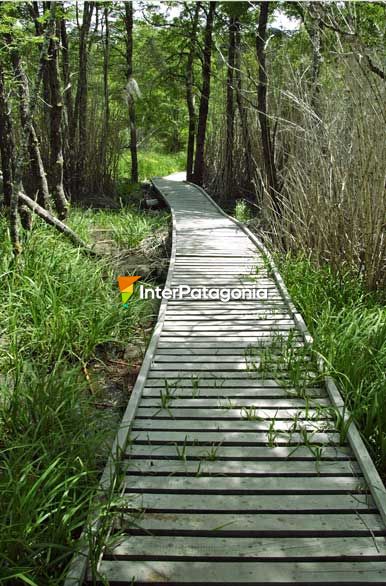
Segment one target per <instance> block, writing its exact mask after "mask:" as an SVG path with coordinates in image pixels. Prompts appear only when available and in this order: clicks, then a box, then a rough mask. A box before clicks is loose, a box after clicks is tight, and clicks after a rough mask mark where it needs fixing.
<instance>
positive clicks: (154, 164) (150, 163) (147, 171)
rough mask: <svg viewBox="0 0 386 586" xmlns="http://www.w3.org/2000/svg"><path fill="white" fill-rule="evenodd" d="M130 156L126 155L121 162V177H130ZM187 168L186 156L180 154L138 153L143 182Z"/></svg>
mask: <svg viewBox="0 0 386 586" xmlns="http://www.w3.org/2000/svg"><path fill="white" fill-rule="evenodd" d="M130 164H131V163H130V155H129V153H126V154H125V155H124V156H123V157H122V158H121V159H120V161H119V175H120V176H123V177H124V176H127V177H128V176H129V175H130ZM185 167H186V155H185V153H184V152H180V153H171V154H169V153H162V152H158V151H149V150H143V151H139V152H138V169H139V177H140V180H141V181H148V180H150V179H151V178H152V177H155V176H157V177H160V176H164V175H170V174H171V173H174V172H176V171H183V170H184V169H185Z"/></svg>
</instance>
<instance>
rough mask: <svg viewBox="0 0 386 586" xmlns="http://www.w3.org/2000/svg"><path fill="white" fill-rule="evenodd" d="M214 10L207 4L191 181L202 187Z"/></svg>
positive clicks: (212, 6) (214, 4) (212, 3)
mask: <svg viewBox="0 0 386 586" xmlns="http://www.w3.org/2000/svg"><path fill="white" fill-rule="evenodd" d="M215 10H216V2H210V3H209V11H208V16H207V20H206V27H205V39H204V53H203V63H202V89H201V98H200V108H199V112H198V126H197V137H196V156H195V160H194V173H193V181H194V182H195V183H197V185H202V184H203V181H204V153H205V136H206V123H207V119H208V110H209V98H210V77H211V57H212V33H213V20H214V14H215Z"/></svg>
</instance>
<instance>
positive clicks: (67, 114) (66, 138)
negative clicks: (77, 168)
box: [60, 16, 74, 192]
mask: <svg viewBox="0 0 386 586" xmlns="http://www.w3.org/2000/svg"><path fill="white" fill-rule="evenodd" d="M60 44H61V48H62V51H61V55H62V76H63V85H64V93H63V97H64V105H65V108H64V111H63V147H64V170H63V171H64V185H65V188H66V190H68V191H69V192H71V183H72V174H73V169H72V167H71V163H72V155H71V153H72V148H74V145H73V144H72V147H71V146H70V134H71V129H72V128H73V125H74V104H73V98H72V87H71V77H70V63H69V46H68V37H67V29H66V20H65V18H64V16H62V18H61V19H60Z"/></svg>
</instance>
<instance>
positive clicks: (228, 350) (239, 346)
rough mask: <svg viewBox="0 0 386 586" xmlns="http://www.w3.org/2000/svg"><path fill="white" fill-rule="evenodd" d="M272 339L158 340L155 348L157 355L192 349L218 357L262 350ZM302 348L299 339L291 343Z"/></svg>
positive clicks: (184, 351)
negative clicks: (217, 340)
mask: <svg viewBox="0 0 386 586" xmlns="http://www.w3.org/2000/svg"><path fill="white" fill-rule="evenodd" d="M271 341H272V338H269V337H267V336H264V337H263V338H261V339H259V340H255V341H252V342H245V341H239V342H237V341H236V342H228V341H224V340H223V341H222V342H221V341H219V342H218V343H216V342H210V341H209V342H208V341H207V339H205V340H202V341H200V340H196V341H195V340H192V341H190V340H189V341H188V340H186V341H184V340H179V341H178V342H175V343H174V344H169V343H166V342H164V341H162V340H160V341H159V342H158V346H157V353H159V351H160V350H163V351H166V352H169V351H170V350H173V349H176V350H178V351H179V352H181V354H182V353H186V352H189V349H190V348H191V349H192V354H199V352H197V350H202V349H205V350H208V355H210V354H213V353H215V352H218V354H219V355H221V354H232V352H233V351H235V350H237V352H240V351H241V352H242V353H244V352H245V351H247V350H250V349H254V348H263V347H265V346H267V345H268V346H269V345H270V344H271ZM302 346H304V343H303V342H302V341H301V340H300V338H298V339H297V341H292V347H297V348H300V347H302ZM163 353H165V352H161V354H163Z"/></svg>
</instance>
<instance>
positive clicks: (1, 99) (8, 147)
mask: <svg viewBox="0 0 386 586" xmlns="http://www.w3.org/2000/svg"><path fill="white" fill-rule="evenodd" d="M0 137H1V140H0V152H1V168H2V170H3V191H4V204H5V206H7V207H8V210H9V212H8V214H9V216H8V217H9V232H10V237H11V243H12V248H13V253H14V255H15V256H18V255H19V254H20V252H21V245H20V238H19V227H18V216H17V209H18V196H17V190H15V189H14V173H15V168H14V139H13V129H12V120H11V116H10V111H9V105H8V100H7V93H6V89H5V83H4V71H3V65H2V63H1V61H0Z"/></svg>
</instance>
